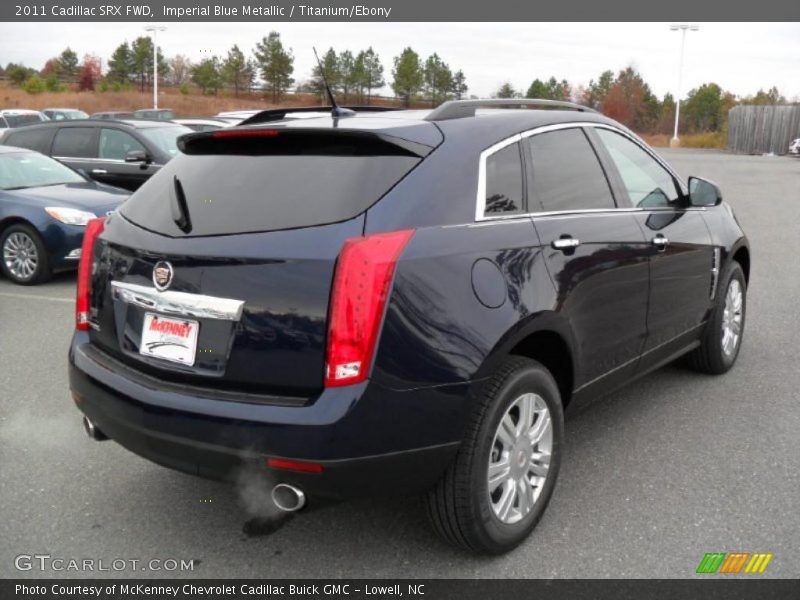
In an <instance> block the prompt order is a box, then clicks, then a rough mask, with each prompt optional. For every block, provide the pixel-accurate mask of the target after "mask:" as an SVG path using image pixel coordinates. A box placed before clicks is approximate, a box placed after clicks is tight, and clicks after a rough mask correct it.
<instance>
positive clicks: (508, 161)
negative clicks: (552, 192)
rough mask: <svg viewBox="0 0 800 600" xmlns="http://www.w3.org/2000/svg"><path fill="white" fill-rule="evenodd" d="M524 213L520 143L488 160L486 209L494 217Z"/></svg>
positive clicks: (506, 148)
mask: <svg viewBox="0 0 800 600" xmlns="http://www.w3.org/2000/svg"><path fill="white" fill-rule="evenodd" d="M522 211H523V187H522V157H521V155H520V147H519V143H514V144H511V145H510V146H506V147H505V148H502V149H500V150H498V151H497V152H495V153H494V154H491V155H489V156H488V157H487V158H486V208H485V210H484V216H487V217H493V216H498V215H503V214H509V213H511V214H513V213H519V212H522Z"/></svg>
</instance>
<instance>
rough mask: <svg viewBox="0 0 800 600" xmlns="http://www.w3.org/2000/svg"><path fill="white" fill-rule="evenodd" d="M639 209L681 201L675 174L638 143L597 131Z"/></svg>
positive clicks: (633, 202)
mask: <svg viewBox="0 0 800 600" xmlns="http://www.w3.org/2000/svg"><path fill="white" fill-rule="evenodd" d="M597 135H598V136H600V139H601V140H602V141H603V144H604V145H605V147H606V150H608V153H609V154H610V155H611V160H612V161H614V164H615V165H616V167H617V171H619V174H620V177H622V182H623V184H624V185H625V189H627V190H628V196H629V197H630V199H631V203H632V204H633V206H636V207H639V206H641V207H658V206H669V205H670V203H672V202H675V201H677V200H678V199H679V198H680V194H679V192H678V189H677V187H676V186H675V180H674V179H673V178H672V175H670V173H669V172H668V171H667V170H666V169H665V168H664V167H662V166H661V165H660V164H658V162H656V161H655V160H654V159H653V157H652V156H650V155H649V154H648V153H647V152H645V151H644V150H643V149H642V148H641V147H639V146H638V145H637V144H634V143H633V142H632V141H630V140H629V139H628V138H626V137H625V136H623V135H620V134H619V133H615V132H613V131H609V130H608V129H601V128H598V129H597Z"/></svg>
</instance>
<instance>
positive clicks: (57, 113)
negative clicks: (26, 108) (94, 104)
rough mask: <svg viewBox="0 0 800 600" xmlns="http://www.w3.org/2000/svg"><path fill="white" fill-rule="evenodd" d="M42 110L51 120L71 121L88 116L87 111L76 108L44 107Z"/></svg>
mask: <svg viewBox="0 0 800 600" xmlns="http://www.w3.org/2000/svg"><path fill="white" fill-rule="evenodd" d="M42 112H43V113H44V114H45V115H46V116H47V118H48V119H50V120H51V121H72V120H75V119H88V118H89V115H88V114H87V113H85V112H83V111H82V110H78V109H77V108H45V109H44V110H43V111H42Z"/></svg>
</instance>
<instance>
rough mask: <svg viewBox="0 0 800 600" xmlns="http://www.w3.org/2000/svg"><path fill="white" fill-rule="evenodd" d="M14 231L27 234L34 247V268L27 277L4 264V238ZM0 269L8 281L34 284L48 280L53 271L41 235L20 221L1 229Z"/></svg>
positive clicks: (6, 238)
mask: <svg viewBox="0 0 800 600" xmlns="http://www.w3.org/2000/svg"><path fill="white" fill-rule="evenodd" d="M15 233H19V234H22V235H25V236H27V237H28V238H30V240H31V241H32V242H33V244H34V246H35V247H36V254H37V264H36V269H35V270H34V271H33V273H32V274H31V275H30V276H27V277H22V276H19V275H17V274H15V273H13V272H12V271H11V269H10V268H9V266H8V265H7V264H6V260H5V247H6V240H8V238H10V237H11V236H12V235H13V234H15ZM0 269H2V271H3V275H5V276H6V277H7V278H8V279H9V280H10V281H13V282H14V283H17V284H19V285H36V284H37V283H44V282H45V281H48V280H49V279H50V277H52V275H53V273H52V269H51V266H50V256H49V255H48V254H47V248H45V245H44V242H43V241H42V238H41V236H40V235H39V233H38V232H37V231H36V230H35V229H34V228H33V227H31V226H30V225H25V224H22V223H17V224H14V225H11V226H9V227H7V228H6V229H4V230H3V232H2V234H0Z"/></svg>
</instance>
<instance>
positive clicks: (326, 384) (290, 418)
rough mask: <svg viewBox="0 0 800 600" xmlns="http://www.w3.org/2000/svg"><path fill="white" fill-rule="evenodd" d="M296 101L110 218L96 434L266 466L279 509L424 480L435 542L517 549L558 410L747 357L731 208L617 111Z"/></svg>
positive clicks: (90, 395) (88, 370)
mask: <svg viewBox="0 0 800 600" xmlns="http://www.w3.org/2000/svg"><path fill="white" fill-rule="evenodd" d="M523 106H524V107H525V108H526V109H525V110H512V108H522V107H523ZM498 108H502V110H500V109H498ZM545 109H547V110H545ZM318 110H319V109H318ZM302 111H303V109H299V110H298V111H297V112H302ZM302 116H303V117H304V118H294V116H293V114H291V113H288V112H287V111H265V112H263V113H260V114H258V115H256V116H254V117H252V118H250V119H248V120H247V121H245V122H244V123H243V124H242V125H240V126H238V127H235V128H230V129H222V130H218V131H214V132H205V133H192V134H188V135H185V136H183V137H182V138H181V139H180V142H179V146H180V150H181V152H180V154H179V155H178V156H177V157H176V158H175V159H174V160H172V161H170V162H169V163H168V164H167V165H165V166H164V168H163V169H162V170H161V171H160V172H159V173H158V174H156V175H155V176H154V177H153V178H152V179H150V180H149V181H148V182H147V183H145V184H144V185H143V186H142V187H141V188H140V189H139V190H138V191H137V192H136V193H135V194H134V195H133V196H132V197H131V198H130V199H129V200H128V201H127V202H126V203H125V204H123V206H122V207H121V209H120V210H119V211H118V212H117V213H114V214H113V215H112V216H110V217H108V218H106V219H105V220H100V219H98V220H95V221H92V222H90V224H89V226H88V227H87V230H86V235H85V241H84V248H83V252H82V257H81V261H82V262H81V264H80V271H79V279H78V297H77V307H76V319H77V325H76V331H75V335H74V338H73V341H72V346H71V349H70V353H69V363H70V384H71V389H72V394H73V398H74V400H75V402H76V403H77V406H78V408H79V409H80V410H81V411H82V412H83V413H84V415H85V418H84V425H85V426H86V429H87V431H88V432H89V434H90V435H91V436H92V437H94V438H95V439H105V438H111V439H113V440H116V441H117V442H118V443H120V444H121V445H123V446H124V447H126V448H128V449H130V450H131V451H133V452H135V453H137V454H140V455H141V456H144V457H146V458H149V459H151V460H153V461H155V462H157V463H160V464H163V465H166V466H169V467H172V468H175V469H179V470H182V471H186V472H189V473H194V474H198V475H202V476H209V477H221V478H233V477H235V476H236V474H237V473H238V472H239V470H240V469H243V468H247V469H249V470H250V471H252V470H256V471H257V472H263V476H264V477H269V478H270V480H271V481H272V482H274V484H275V487H274V489H273V494H272V497H273V501H274V502H275V504H276V505H277V506H278V507H279V508H281V509H283V510H297V509H299V508H302V507H303V505H304V504H305V503H306V498H308V499H309V503H310V504H314V503H315V501H316V500H321V499H324V498H328V497H345V496H351V495H356V494H378V493H387V492H388V493H396V492H398V491H403V492H412V491H414V492H425V494H426V499H427V506H428V510H429V514H430V517H431V520H432V522H433V525H434V527H435V528H436V529H437V530H438V532H439V533H440V534H441V535H442V536H444V537H445V538H446V539H447V540H449V541H451V542H453V543H455V544H458V545H461V546H464V547H466V548H469V549H471V550H473V551H477V552H488V553H500V552H504V551H507V550H509V549H510V548H512V547H514V546H515V545H517V544H518V543H520V542H521V541H522V540H523V539H524V538H525V537H526V536H527V535H528V534H529V533H530V531H531V530H532V529H533V528H534V526H535V524H536V523H537V521H538V520H539V519H540V517H541V516H542V513H543V511H544V509H545V507H546V505H547V503H548V500H549V499H550V497H551V495H552V493H553V487H554V485H555V482H556V477H557V475H558V470H559V462H560V460H561V456H562V454H563V451H564V433H563V414H564V411H565V409H567V408H570V409H573V410H574V407H575V406H578V405H580V404H581V403H582V402H584V401H586V400H587V399H590V398H594V397H597V396H599V395H601V394H603V393H606V392H608V391H610V390H612V389H615V388H617V387H618V386H620V385H622V384H624V383H626V382H628V381H630V380H631V379H633V378H635V377H637V376H640V375H642V374H644V373H647V372H648V371H652V370H653V369H655V368H657V367H659V366H661V365H663V364H665V363H667V362H669V361H672V360H674V359H675V358H677V357H679V356H681V355H684V354H687V355H688V360H687V362H688V364H689V365H691V366H692V367H694V368H695V369H697V370H699V371H702V372H705V373H713V374H721V373H724V372H726V371H727V370H728V369H730V368H731V367H732V366H733V364H734V362H735V361H736V357H737V355H738V353H739V348H740V346H741V343H742V334H743V327H744V321H745V306H746V302H745V299H746V290H747V282H748V278H749V271H750V251H749V248H748V242H747V239H746V237H745V235H744V234H743V232H742V230H741V229H740V227H739V225H738V223H737V221H736V218H735V217H734V214H733V211H732V209H731V208H730V207H729V206H727V205H726V204H724V203H723V202H722V197H721V193H720V190H719V189H718V188H717V186H716V185H714V184H713V183H711V182H708V181H705V180H703V179H699V178H694V177H690V178H689V181H688V183H687V184H686V185H684V183H683V182H681V181H680V180H679V178H678V177H677V176H676V175H675V173H674V172H673V171H672V170H671V169H670V168H669V166H667V165H666V164H665V163H664V162H663V161H662V160H661V159H660V158H659V157H658V156H657V155H656V154H655V153H654V152H653V151H652V150H651V149H650V148H648V147H647V145H645V144H644V143H643V142H642V141H641V140H640V139H639V138H638V137H636V136H635V135H634V134H632V133H631V132H630V131H628V130H627V129H625V128H624V127H622V126H621V125H619V124H617V123H616V122H614V121H612V120H610V119H607V118H605V117H603V116H602V115H599V114H597V113H595V112H593V111H591V110H588V109H585V108H583V107H579V106H577V105H571V104H568V103H559V102H547V101H524V100H511V101H499V100H498V101H458V102H447V103H445V104H444V105H442V106H441V107H439V108H437V109H435V110H433V111H394V112H377V111H375V110H370V111H346V110H343V109H337V111H334V113H333V114H332V115H328V114H318V115H314V114H305V115H302ZM687 393H691V390H687Z"/></svg>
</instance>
